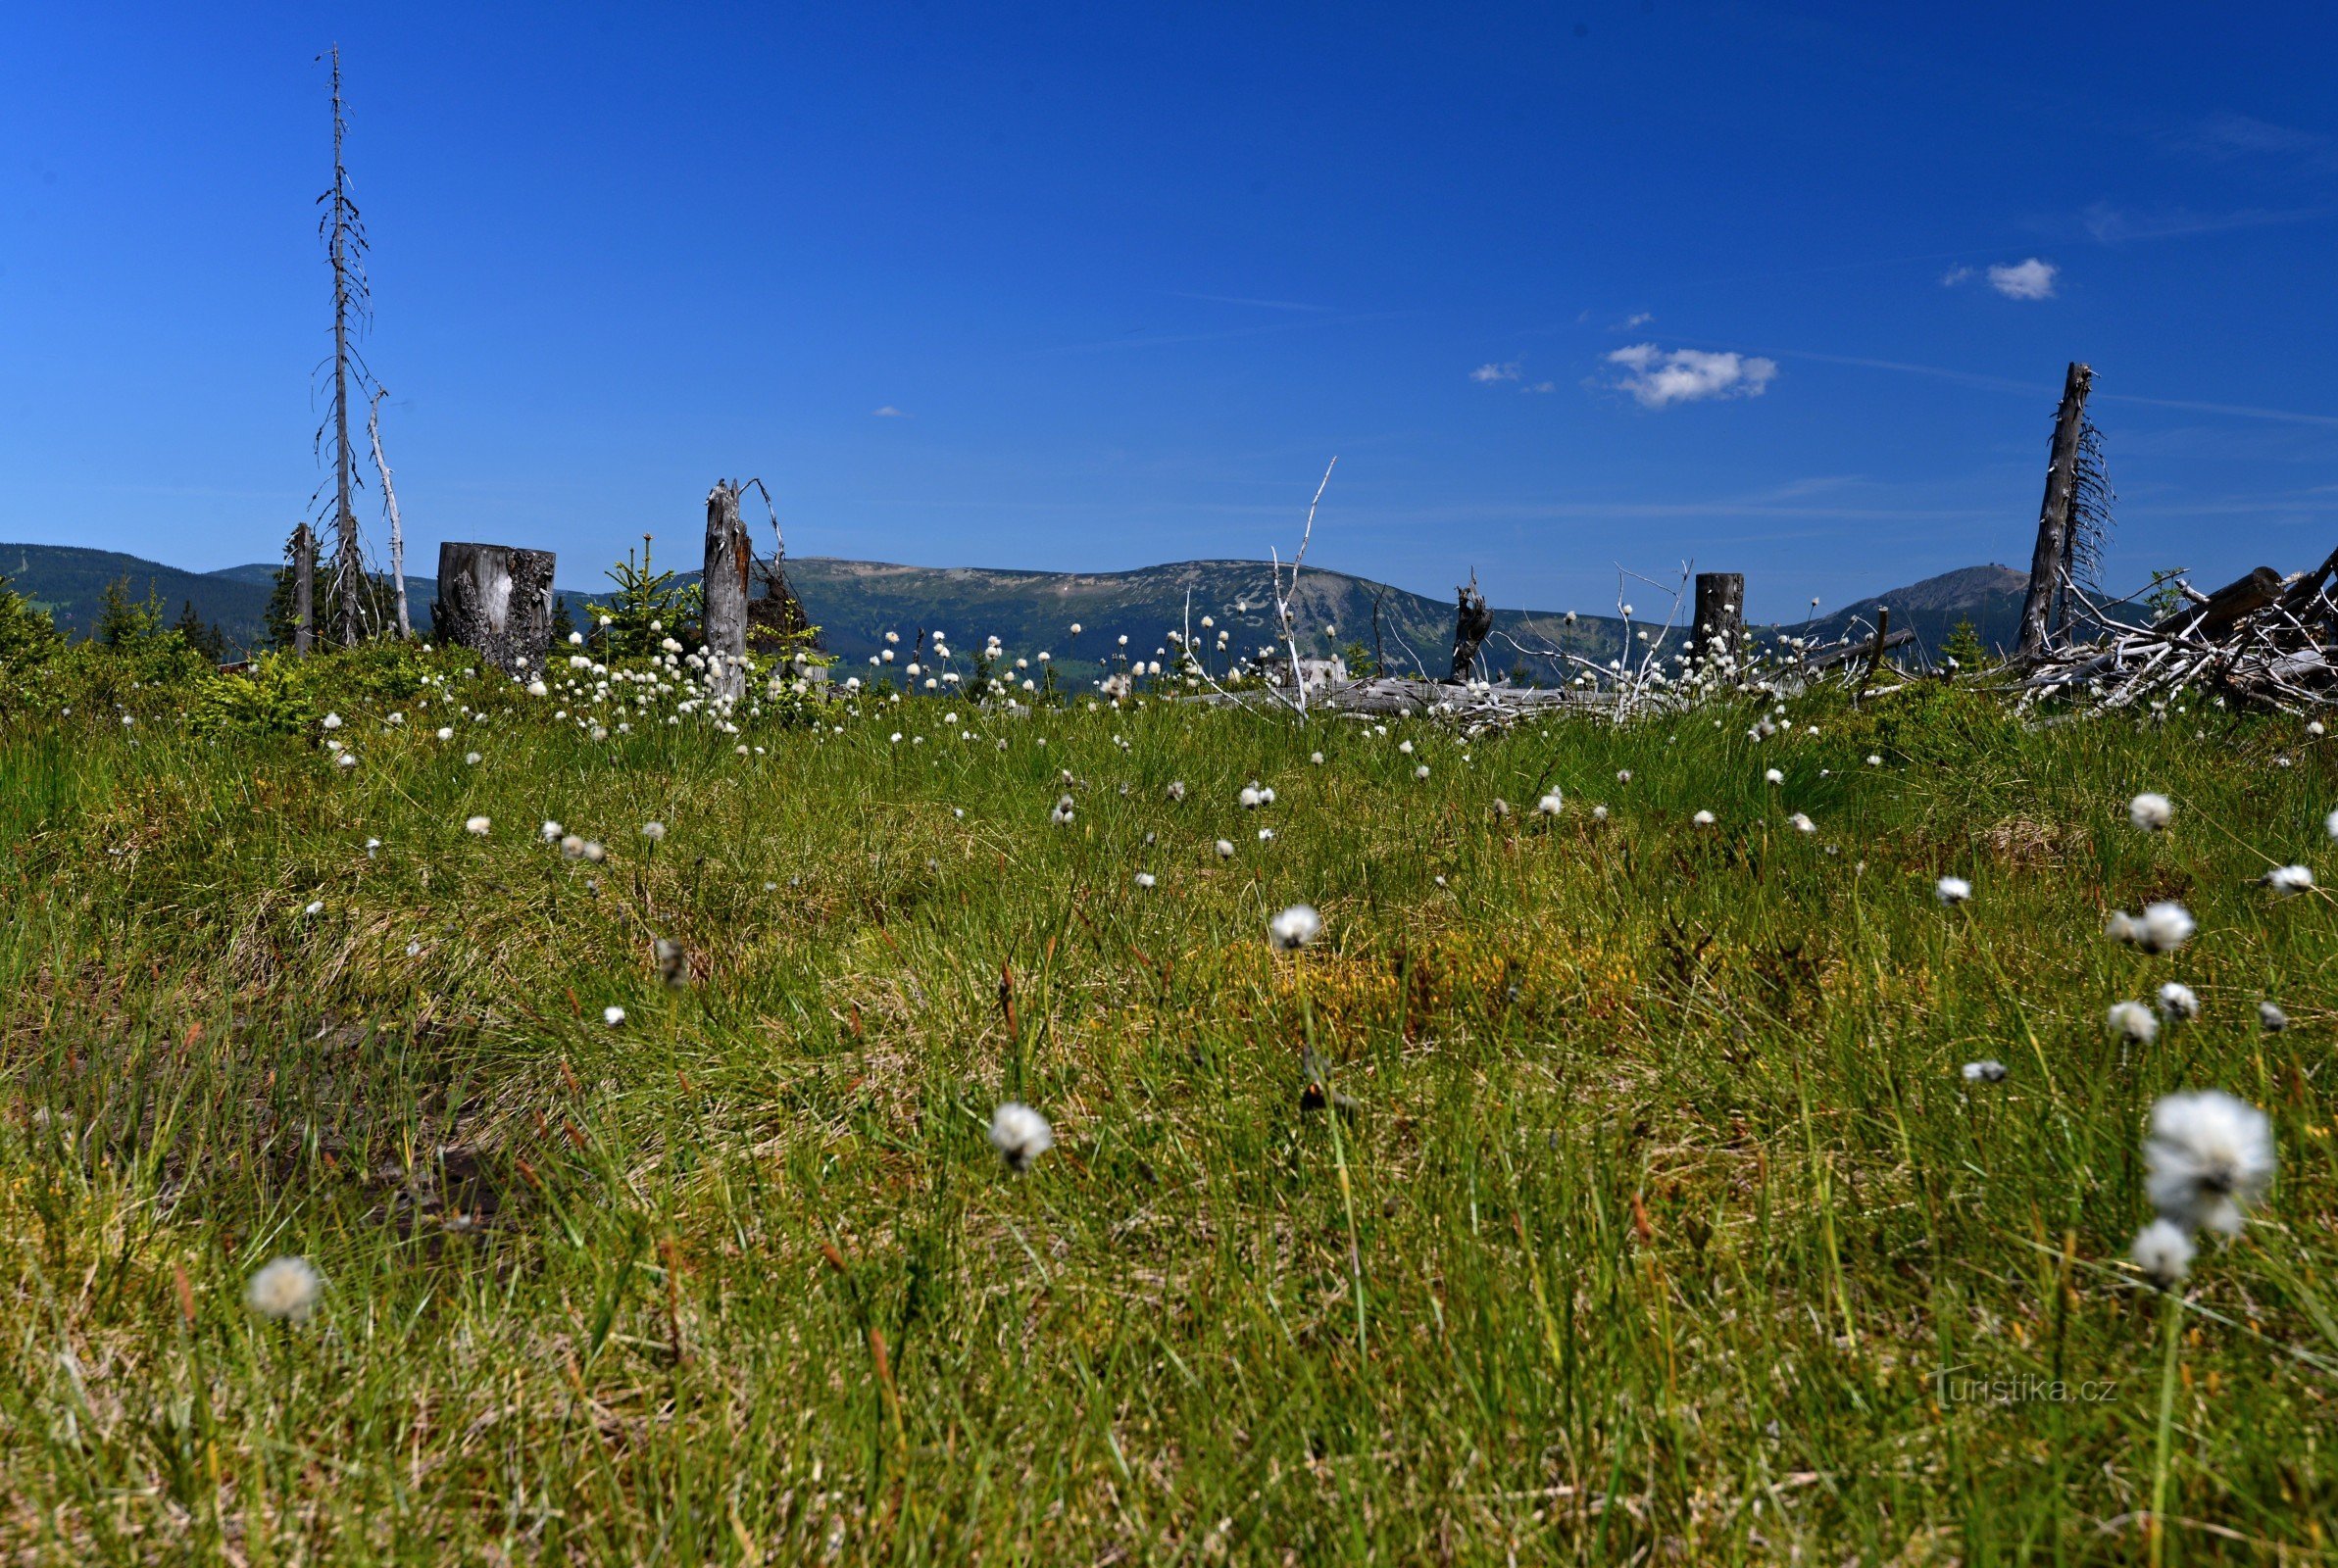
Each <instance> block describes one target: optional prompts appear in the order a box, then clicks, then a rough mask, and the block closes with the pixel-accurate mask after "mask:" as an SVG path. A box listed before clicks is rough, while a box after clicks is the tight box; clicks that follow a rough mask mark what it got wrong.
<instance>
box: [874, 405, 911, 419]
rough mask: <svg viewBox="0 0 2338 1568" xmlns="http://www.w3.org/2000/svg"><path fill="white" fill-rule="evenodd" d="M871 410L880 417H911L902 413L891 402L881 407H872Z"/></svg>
mask: <svg viewBox="0 0 2338 1568" xmlns="http://www.w3.org/2000/svg"><path fill="white" fill-rule="evenodd" d="M869 412H870V413H871V414H873V415H875V416H876V417H878V418H880V419H906V418H908V417H909V416H908V415H906V414H904V413H902V412H901V411H900V410H899V409H897V408H895V407H893V405H892V404H890V403H888V404H886V405H885V406H884V407H883V408H881V409H871V410H870V411H869Z"/></svg>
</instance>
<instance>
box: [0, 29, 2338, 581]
mask: <svg viewBox="0 0 2338 1568" xmlns="http://www.w3.org/2000/svg"><path fill="white" fill-rule="evenodd" d="M39 9H40V14H37V15H34V14H31V9H30V8H25V10H20V11H19V12H18V13H16V14H15V15H14V16H13V18H12V20H10V21H9V22H8V23H6V24H5V25H0V27H4V28H5V30H4V31H0V539H20V540H34V541H45V542H54V543H75V544H104V545H109V546H112V547H114V548H120V549H125V550H129V551H132V552H134V553H137V554H142V555H148V556H152V557H156V558H159V559H163V560H166V561H170V562H173V563H174V564H184V565H189V566H195V567H203V568H208V567H214V566H220V565H225V564H233V563H237V562H242V561H250V560H255V559H267V558H271V557H273V556H274V555H275V554H276V553H277V552H278V551H279V550H280V548H281V541H282V538H283V535H284V533H285V532H286V531H287V529H288V528H289V526H290V525H291V523H292V522H293V520H294V519H295V518H296V517H297V516H298V515H301V513H302V512H303V510H304V508H305V506H306V504H307V502H308V498H309V496H310V493H311V491H312V490H313V489H314V487H315V486H316V484H317V483H318V480H319V478H320V476H321V474H320V469H319V468H318V466H317V464H316V461H315V458H314V455H313V454H312V452H311V449H310V433H311V431H312V429H313V427H314V425H315V423H316V420H317V417H318V410H319V407H320V403H319V398H318V394H317V391H316V388H315V386H314V384H313V382H312V370H313V368H314V367H315V366H316V364H317V362H318V360H319V358H320V356H321V355H322V354H323V352H324V351H325V348H326V346H327V337H326V326H327V321H328V314H327V313H328V294H327V277H326V273H325V271H324V268H323V258H322V253H321V250H320V247H319V244H318V242H317V238H316V234H315V221H316V210H315V208H314V206H313V205H312V203H313V200H314V198H315V197H316V195H317V193H318V191H319V190H321V189H322V188H323V184H324V182H325V180H326V177H327V174H328V172H329V164H328V147H327V141H326V132H327V125H326V118H325V105H324V91H325V87H324V77H323V68H322V67H320V66H318V65H317V64H315V63H314V57H315V56H316V55H317V54H318V52H319V51H320V50H321V49H323V47H324V46H325V45H327V44H329V43H331V42H333V41H335V40H337V41H338V42H339V43H340V45H341V47H342V50H343V55H344V59H345V62H346V69H347V73H348V93H349V97H350V101H351V117H352V130H351V137H350V143H349V153H348V156H349V160H350V163H351V166H352V168H353V170H354V172H355V174H356V177H357V180H358V192H359V196H360V199H361V201H362V202H363V204H364V207H365V213H366V217H367V220H368V221H369V223H370V225H371V229H372V235H373V268H372V272H373V287H374V299H375V307H376V312H377V317H376V320H375V322H374V324H373V329H372V331H371V333H370V335H369V336H368V338H367V339H366V341H365V345H364V346H365V350H366V353H367V355H368V357H369V359H370V360H371V363H372V364H373V368H374V369H375V371H376V372H377V373H378V374H379V376H380V378H381V380H382V381H383V382H384V383H385V384H386V385H387V386H388V387H389V389H390V393H391V396H390V399H389V401H388V403H387V404H386V405H385V407H384V434H385V439H386V441H387V444H388V447H389V455H390V461H391V465H392V467H393V469H394V471H395V473H396V478H397V485H398V493H399V499H400V502H401V504H402V507H403V510H404V512H405V515H406V517H407V521H408V527H409V532H410V535H411V537H412V541H413V542H412V544H411V545H410V560H411V561H412V562H413V563H414V564H416V565H417V567H418V568H419V569H421V570H423V571H428V570H430V569H432V568H433V566H434V564H435V560H436V545H437V542H438V541H439V540H440V539H442V538H477V539H489V540H496V541H502V542H509V543H520V544H529V545H536V546H540V547H549V548H553V549H556V550H558V551H559V553H560V556H561V573H560V575H561V579H562V581H563V582H564V583H569V584H572V585H578V586H583V585H589V584H592V583H594V582H596V581H597V580H598V576H599V572H600V569H601V567H602V566H603V565H604V564H606V563H607V562H608V561H610V560H612V559H614V558H616V557H617V556H619V555H622V552H623V550H624V549H625V547H626V545H627V544H628V543H630V542H632V541H635V540H637V539H638V536H639V535H640V534H641V533H642V532H643V531H645V530H648V531H654V532H655V533H657V534H658V536H659V541H660V544H661V546H662V547H671V548H672V552H673V555H674V557H675V558H676V559H680V558H693V560H694V557H695V554H696V550H697V530H698V526H699V518H700V515H701V507H702V499H703V497H704V495H705V492H706V488H707V486H708V484H709V483H710V482H711V481H712V480H713V479H714V478H715V477H717V476H719V475H725V474H737V475H749V474H757V475H761V476H763V477H764V478H765V479H766V480H767V481H768V482H769V483H770V484H771V488H772V490H773V491H774V492H775V493H776V495H777V496H778V498H779V501H780V504H781V518H782V521H783V523H784V524H785V526H786V528H787V535H788V546H789V549H790V551H791V552H793V553H795V554H799V555H809V554H829V555H846V556H858V557H865V558H871V559H879V560H892V561H908V562H917V563H923V564H971V565H1009V566H1031V567H1061V568H1111V567H1118V566H1129V565H1139V564H1149V563H1153V562H1157V561H1164V560H1174V559H1180V558H1184V557H1191V556H1246V557H1262V556H1264V555H1265V553H1266V551H1267V548H1268V544H1269V543H1274V544H1278V545H1280V546H1281V547H1282V548H1283V549H1284V550H1285V551H1286V552H1287V551H1288V549H1289V547H1290V545H1291V544H1292V543H1293V542H1295V539H1296V536H1297V531H1298V525H1299V522H1300V519H1301V517H1302V515H1303V514H1304V511H1305V507H1306V502H1307V499H1308V497H1309V495H1310V494H1311V493H1312V492H1313V490H1314V488H1315V485H1316V481H1317V479H1318V475H1319V474H1320V472H1321V469H1322V467H1323V465H1324V463H1325V461H1326V460H1327V459H1328V458H1330V457H1331V456H1332V455H1333V454H1337V455H1338V457H1339V460H1340V461H1339V467H1338V471H1337V473H1336V475H1335V476H1334V478H1333V480H1332V483H1331V486H1330V489H1329V491H1328V493H1327V494H1326V496H1325V498H1324V503H1323V508H1322V512H1321V515H1320V517H1319V519H1318V527H1317V536H1316V540H1315V546H1314V550H1313V552H1312V554H1311V556H1310V560H1311V561H1315V562H1318V563H1319V564H1324V565H1329V566H1337V567H1341V568H1344V569H1349V570H1354V571H1359V572H1363V573H1366V574H1368V575H1372V576H1377V577H1381V578H1385V579H1388V580H1393V581H1396V582H1400V583H1403V584H1405V585H1407V586H1409V587H1415V588H1418V589H1421V590H1423V591H1426V592H1431V593H1438V594H1442V593H1445V592H1448V591H1449V590H1450V585H1451V584H1452V583H1453V582H1455V581H1457V580H1459V579H1460V578H1461V577H1463V576H1464V575H1466V574H1467V571H1468V570H1469V569H1470V568H1471V567H1472V566H1475V567H1476V569H1477V570H1478V572H1479V574H1480V576H1481V577H1482V578H1483V579H1484V580H1485V581H1486V583H1487V585H1488V587H1489V588H1490V589H1491V591H1492V593H1493V596H1494V598H1495V599H1496V600H1497V602H1500V603H1505V604H1511V605H1532V606H1538V607H1560V608H1564V607H1574V608H1580V609H1584V610H1595V609H1598V608H1600V607H1601V606H1602V605H1604V604H1608V603H1612V602H1613V600H1614V598H1615V595H1616V568H1617V564H1618V563H1620V564H1623V565H1625V566H1629V567H1631V568H1633V569H1635V570H1639V571H1643V572H1648V573H1651V574H1655V575H1666V574H1668V573H1669V572H1671V571H1674V570H1677V568H1678V566H1679V564H1680V563H1682V562H1683V561H1686V560H1691V559H1693V560H1694V561H1696V562H1697V563H1698V564H1701V565H1704V566H1708V567H1725V568H1734V569H1742V570H1744V571H1745V572H1747V574H1748V577H1749V600H1750V606H1749V608H1750V609H1751V610H1753V612H1754V613H1757V614H1759V615H1780V614H1785V613H1790V612H1792V611H1794V610H1795V609H1796V608H1797V607H1799V606H1802V605H1804V604H1806V603H1807V601H1808V600H1809V598H1810V597H1812V596H1814V595H1816V596H1818V597H1821V598H1823V599H1825V600H1826V601H1827V602H1828V603H1830V604H1832V603H1837V602H1840V601H1844V600H1847V599H1850V598H1853V597H1855V596H1857V595H1859V594H1862V593H1865V592H1870V591H1875V590H1879V589H1882V588H1886V587H1889V586H1892V585H1894V584H1898V583H1902V582H1906V581H1910V580H1912V579H1914V578H1915V577H1919V576H1922V575H1925V574H1928V573H1930V572H1933V571H1938V570H1943V569H1947V568H1950V567H1954V566H1958V565H1964V564H1972V563H1975V562H1980V561H1990V560H1996V561H2005V562H2009V563H2012V564H2017V565H2025V564H2027V557H2028V549H2029V533H2030V529H2031V525H2032V523H2033V521H2034V518H2035V515H2036V509H2037V503H2038V495H2039V490H2040V482H2041V479H2042V476H2043V470H2044V466H2045V446H2046V437H2047V431H2048V426H2049V423H2050V420H2051V417H2052V412H2053V404H2054V400H2055V397H2056V395H2057V393H2058V392H2059V389H2060V385H2061V381H2062V374H2063V368H2064V364H2065V363H2066V362H2067V361H2068V360H2070V359H2073V358H2082V359H2086V360H2088V361H2090V362H2091V363H2092V364H2093V365H2094V367H2095V368H2096V371H2097V373H2098V377H2099V380H2098V388H2099V391H2100V394H2101V401H2100V403H2099V406H2098V421H2099V422H2100V424H2101V425H2102V426H2103V428H2104V431H2105V435H2106V438H2107V445H2108V452H2109V457H2110V462H2111V467H2112V474H2113V478H2114V482H2115V483H2116V485H2117V488H2118V490H2119V493H2120V497H2121V504H2120V510H2119V531H2118V534H2117V536H2116V538H2115V540H2114V548H2113V551H2112V565H2113V573H2112V574H2113V576H2114V579H2117V580H2120V581H2121V582H2122V583H2123V582H2125V581H2127V580H2130V579H2133V578H2135V577H2138V576H2140V575H2141V574H2142V573H2144V572H2145V571H2146V570H2148V569H2149V568H2151V567H2155V566H2187V567H2190V568H2192V569H2193V570H2194V571H2195V572H2196V573H2197V574H2198V575H2199V576H2200V577H2201V579H2202V580H2203V581H2204V582H2205V581H2206V580H2207V579H2210V578H2216V579H2219V580H2220V579H2222V578H2224V577H2228V576H2231V575H2236V574H2238V573H2239V572H2240V571H2243V570H2245V569H2247V568H2248V567H2250V566H2253V565H2255V564H2259V563H2260V562H2263V563H2264V564H2271V565H2274V566H2276V567H2280V568H2282V569H2284V570H2287V569H2294V568H2296V567H2299V566H2303V565H2307V564H2311V563H2313V562H2314V561H2318V560H2319V559H2320V558H2321V556H2323V555H2324V554H2326V553H2327V552H2328V550H2329V549H2330V547H2331V546H2332V545H2333V544H2338V380H2334V378H2333V375H2332V371H2331V367H2332V365H2333V363H2334V361H2338V353H2334V351H2338V265H2333V258H2334V257H2338V86H2334V85H2333V78H2334V76H2338V73H2333V71H2332V70H2331V62H2332V61H2333V60H2338V20H2333V17H2332V14H2331V13H2330V12H2329V11H2328V10H2327V9H2325V8H2307V7H2303V6H2299V7H2289V8H2285V7H2279V6H2272V7H2255V8H2238V7H2235V8H2224V9H2221V10H2219V11H2216V12H2214V13H2210V12H2206V11H2203V10H2201V9H2200V8H2197V7H2164V8H2161V7H2150V6H2123V7H2117V8H2112V7H2090V6H2080V7H2039V6H2035V5H2024V6H2020V7H2010V6H2009V7H1979V6H1964V7H1941V8H1915V7H1876V6H1864V5H1857V6H1855V5H1843V6H1750V5H1700V4H1682V3H1675V0H1647V3H1643V0H1630V3H1627V4H1622V5H1612V4H1577V5H1560V6H1556V7H1548V6H1546V7H1536V8H1507V7H1476V8H1467V10H1466V11H1462V12H1459V13H1455V14H1446V13H1447V10H1448V8H1430V7H1403V8H1385V9H1375V8H1370V7H1361V6H1342V7H1331V6H1321V7H1306V6H1263V5H1247V6H1226V7H1219V8H1208V9H1204V8H1185V7H1179V8H1131V7H1095V6H1083V7H1013V6H1005V5H983V6H969V7H944V6H939V5H931V6H922V7H918V6H894V5H886V4H874V5H866V6H853V7H837V8H833V9H822V8H813V7H805V6H789V7H776V8H773V7H739V8H727V9H726V8H721V7H703V8H697V13H696V15H695V16H694V17H693V18H689V19H678V18H677V19H673V20H665V19H657V20H645V17H646V16H647V13H645V12H642V11H639V10H618V9H603V8H595V7H590V6H564V7H560V8H527V7H519V6H512V7H473V6H465V7H440V6H432V5H407V6H399V7H378V6H376V7H365V8H348V9H346V10H338V12H337V14H336V10H337V8H332V7H298V8H295V7H285V8H281V9H263V8H237V7H224V8H219V9H218V10H217V11H216V12H215V13H212V14H200V13H199V12H198V10H197V8H186V7H171V8H163V7H156V8H152V9H141V10H108V9H104V8H66V7H44V8H39ZM1732 356H1734V358H1732ZM880 411H884V412H880ZM366 516H367V520H368V526H369V529H370V530H371V532H372V533H373V535H374V536H375V537H376V538H378V536H379V534H380V531H381V529H380V523H379V519H378V515H377V514H376V513H375V512H373V510H372V502H371V498H370V497H369V501H368V503H367V511H366ZM1642 597H1643V598H1644V597H1645V590H1642Z"/></svg>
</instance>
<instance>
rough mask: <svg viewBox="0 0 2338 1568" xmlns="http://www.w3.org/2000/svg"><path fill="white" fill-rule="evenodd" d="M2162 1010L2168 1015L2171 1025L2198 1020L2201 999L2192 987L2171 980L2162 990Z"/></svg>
mask: <svg viewBox="0 0 2338 1568" xmlns="http://www.w3.org/2000/svg"><path fill="white" fill-rule="evenodd" d="M2160 1010H2161V1011H2162V1012H2164V1013H2165V1014H2166V1015H2167V1020H2168V1022H2170V1023H2173V1022H2176V1021H2177V1020H2179V1019H2192V1018H2197V1017H2199V1016H2200V998H2199V996H2198V995H2197V994H2195V993H2194V991H2193V990H2192V988H2191V987H2190V986H2188V985H2185V984H2183V983H2182V982H2181V981H2176V980H2170V981H2168V982H2167V983H2166V984H2165V985H2164V986H2162V987H2161V988H2160Z"/></svg>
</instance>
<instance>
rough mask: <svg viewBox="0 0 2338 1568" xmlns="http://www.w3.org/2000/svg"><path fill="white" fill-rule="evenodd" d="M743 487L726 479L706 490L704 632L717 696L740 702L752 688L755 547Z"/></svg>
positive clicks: (711, 689) (711, 681)
mask: <svg viewBox="0 0 2338 1568" xmlns="http://www.w3.org/2000/svg"><path fill="white" fill-rule="evenodd" d="M739 490H740V487H739V486H738V485H736V484H734V483H732V482H731V481H729V480H727V479H725V480H722V481H721V482H719V483H717V484H716V486H715V488H713V489H712V490H709V491H708V492H707V493H706V575H705V577H704V578H703V579H701V581H702V585H703V586H702V591H703V592H704V594H705V599H704V601H703V606H704V608H703V610H702V613H701V619H700V623H699V626H700V631H701V633H702V634H703V635H704V637H705V638H706V660H707V681H708V689H709V692H710V694H711V695H712V696H714V697H715V698H717V699H719V700H720V701H722V702H733V703H734V702H737V701H738V699H739V697H740V695H741V694H742V693H744V692H745V691H746V689H747V584H748V581H749V579H750V578H751V576H752V575H753V573H754V570H755V551H754V548H753V547H752V546H751V545H749V544H748V542H747V527H746V524H744V523H742V522H740V521H739Z"/></svg>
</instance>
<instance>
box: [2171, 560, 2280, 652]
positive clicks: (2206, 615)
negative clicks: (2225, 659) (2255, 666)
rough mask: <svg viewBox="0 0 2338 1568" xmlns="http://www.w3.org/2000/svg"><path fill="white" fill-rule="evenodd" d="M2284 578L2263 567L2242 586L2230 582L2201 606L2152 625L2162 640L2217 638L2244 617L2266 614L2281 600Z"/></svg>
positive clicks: (2188, 607) (2194, 606) (2180, 611)
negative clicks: (2264, 609) (2167, 638)
mask: <svg viewBox="0 0 2338 1568" xmlns="http://www.w3.org/2000/svg"><path fill="white" fill-rule="evenodd" d="M2281 587H2282V584H2281V574H2280V573H2279V572H2277V571H2275V570H2274V569H2273V568H2272V567H2270V566H2260V567H2258V568H2257V569H2256V570H2255V571H2253V572H2251V573H2249V575H2248V576H2246V577H2243V578H2242V579H2241V580H2240V581H2238V582H2228V583H2226V584H2225V585H2224V586H2223V587H2221V588H2219V589H2217V590H2216V591H2215V592H2214V593H2213V594H2211V595H2209V596H2208V598H2207V599H2206V600H2205V601H2203V602H2202V603H2200V604H2197V605H2186V606H2185V607H2184V608H2183V609H2181V610H2179V611H2177V612H2176V613H2174V614H2172V615H2169V616H2167V617H2166V618H2165V619H2164V620H2156V621H2154V622H2152V628H2151V629H2152V630H2153V631H2154V632H2155V633H2157V634H2158V635H2160V636H2162V637H2178V636H2186V635H2189V636H2193V637H2203V638H2214V637H2219V636H2222V635H2223V634H2224V633H2225V632H2227V631H2229V630H2230V629H2231V628H2232V626H2233V624H2234V622H2236V621H2238V620H2239V619H2240V618H2241V617H2242V616H2244V615H2248V614H2252V613H2255V612H2257V611H2260V610H2263V608H2264V607H2265V606H2267V605H2269V604H2271V603H2272V602H2273V601H2274V600H2276V599H2279V598H2280V597H2281Z"/></svg>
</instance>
